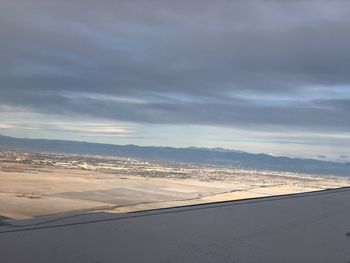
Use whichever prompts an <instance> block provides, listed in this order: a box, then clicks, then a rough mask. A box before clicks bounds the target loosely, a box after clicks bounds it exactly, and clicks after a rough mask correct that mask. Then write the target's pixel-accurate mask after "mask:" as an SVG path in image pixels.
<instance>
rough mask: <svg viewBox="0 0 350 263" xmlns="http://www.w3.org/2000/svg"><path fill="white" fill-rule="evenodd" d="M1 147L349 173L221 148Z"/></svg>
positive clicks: (42, 143)
mask: <svg viewBox="0 0 350 263" xmlns="http://www.w3.org/2000/svg"><path fill="white" fill-rule="evenodd" d="M0 148H2V149H9V150H11V149H13V150H26V151H36V152H51V153H66V154H88V155H105V156H118V157H130V158H137V159H142V160H153V161H166V162H183V163H193V164H205V165H220V166H226V167H240V168H246V169H257V170H273V171H283V172H296V173H308V174H319V175H335V176H350V163H349V162H348V163H338V162H331V161H322V160H315V159H301V158H290V157H282V156H272V155H268V154H253V153H247V152H242V151H235V150H228V149H222V148H213V149H210V148H197V147H189V148H172V147H158V146H138V145H114V144H101V143H90V142H80V141H64V140H46V139H26V138H14V137H9V136H3V135H0Z"/></svg>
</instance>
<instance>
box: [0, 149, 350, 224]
mask: <svg viewBox="0 0 350 263" xmlns="http://www.w3.org/2000/svg"><path fill="white" fill-rule="evenodd" d="M349 185H350V178H349V177H328V176H315V175H307V174H301V173H288V172H276V171H258V170H253V169H243V168H234V167H218V166H208V165H195V164H184V163H174V162H172V163H169V162H159V161H158V162H157V161H143V160H137V159H130V158H120V157H106V156H82V155H67V154H49V153H32V152H24V151H4V150H3V151H0V225H1V221H3V220H4V219H6V218H14V219H23V218H31V217H36V216H46V215H56V216H58V217H63V218H64V217H66V216H69V214H68V215H67V214H65V213H68V212H69V213H71V212H74V213H87V212H93V211H105V212H108V213H115V212H118V213H124V212H131V211H140V210H146V209H156V208H163V207H172V206H181V205H190V204H200V203H208V202H209V203H210V202H217V201H226V200H237V199H244V198H252V197H264V196H272V195H281V194H291V193H300V192H308V191H316V190H324V189H332V188H338V187H344V186H349ZM3 222H5V221H3ZM6 222H7V223H11V224H17V223H16V222H15V221H8V220H7V221H6ZM19 223H20V222H19Z"/></svg>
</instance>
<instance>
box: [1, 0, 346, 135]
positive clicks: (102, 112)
mask: <svg viewBox="0 0 350 263" xmlns="http://www.w3.org/2000/svg"><path fill="white" fill-rule="evenodd" d="M1 2H2V3H1V9H0V35H1V41H0V54H1V60H0V103H2V104H8V105H14V106H22V107H28V108H29V109H31V110H34V111H41V112H47V113H59V114H63V115H68V116H69V115H70V114H75V113H76V114H87V115H91V116H95V117H96V116H97V117H101V118H110V119H114V120H123V121H132V122H137V123H139V122H142V123H176V124H182V123H195V124H206V125H207V124H209V125H220V126H230V127H232V126H233V127H241V126H244V125H250V126H252V125H253V126H254V125H277V126H283V127H298V128H305V129H309V128H310V129H311V128H312V129H314V128H317V129H325V128H327V129H330V130H335V131H337V130H339V131H340V130H341V131H343V130H346V131H348V130H349V129H350V117H348V115H349V114H348V113H349V111H350V88H349V87H350V85H349V84H350V72H349V71H350V52H349V51H350V48H349V47H350V18H349V16H348V11H350V4H349V2H347V1H331V2H330V1H215V2H214V1H145V0H142V1H107V0H104V1H89V0H84V1H82V0H75V1H34V0H25V1H24V0H13V1H5V0H3V1H1Z"/></svg>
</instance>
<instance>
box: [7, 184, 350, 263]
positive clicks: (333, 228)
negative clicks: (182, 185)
mask: <svg viewBox="0 0 350 263" xmlns="http://www.w3.org/2000/svg"><path fill="white" fill-rule="evenodd" d="M349 200H350V189H349V188H343V189H338V190H327V191H322V192H314V193H304V194H297V195H289V196H279V197H278V196H277V197H268V198H261V199H250V200H244V201H230V202H223V203H215V204H205V205H197V206H187V207H181V208H169V209H162V210H153V211H148V212H147V211H144V212H137V213H129V214H109V213H92V214H82V215H66V216H65V217H62V216H61V217H60V216H55V217H47V218H37V219H30V220H26V221H17V222H15V223H16V224H17V227H14V226H2V227H0V262H2V263H7V262H8V263H17V262H35V263H41V262H43V263H47V262H51V263H54V262H59V263H62V262H72V263H73V262H74V263H80V262H82V263H87V262H94V263H96V262H105V263H106V262H113V263H114V262H123V263H124V262H132V263H136V262H150V263H156V262H164V263H165V262H181V263H182V262H201V263H203V262H269V263H272V262H318V263H319V262H327V263H328V262H349V261H350V239H349V234H348V235H347V233H349V231H350V202H349ZM20 225H27V226H20Z"/></svg>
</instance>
